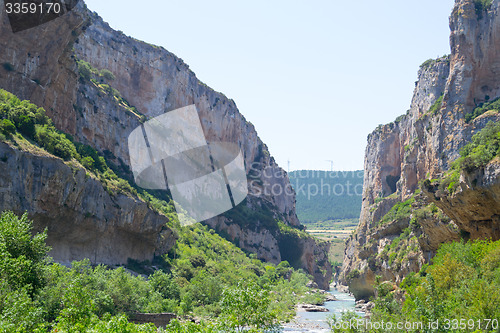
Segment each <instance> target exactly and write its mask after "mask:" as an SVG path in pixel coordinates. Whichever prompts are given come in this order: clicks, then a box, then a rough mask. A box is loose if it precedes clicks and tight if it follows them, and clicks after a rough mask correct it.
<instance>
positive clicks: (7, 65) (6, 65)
mask: <svg viewBox="0 0 500 333" xmlns="http://www.w3.org/2000/svg"><path fill="white" fill-rule="evenodd" d="M2 67H3V69H5V70H6V71H7V72H12V71H14V65H12V64H11V63H9V62H4V63H3V64H2Z"/></svg>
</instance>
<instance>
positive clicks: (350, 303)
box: [283, 289, 364, 333]
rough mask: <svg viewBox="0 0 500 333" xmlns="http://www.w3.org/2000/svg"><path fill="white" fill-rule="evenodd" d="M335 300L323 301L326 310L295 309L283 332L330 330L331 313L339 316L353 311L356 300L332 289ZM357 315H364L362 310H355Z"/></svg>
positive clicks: (319, 332) (298, 332)
mask: <svg viewBox="0 0 500 333" xmlns="http://www.w3.org/2000/svg"><path fill="white" fill-rule="evenodd" d="M329 294H331V295H333V296H334V297H335V298H336V299H337V301H330V302H325V304H324V307H325V308H326V309H327V310H328V312H306V311H303V310H299V311H297V315H296V317H295V318H294V319H293V320H292V321H291V322H290V323H287V324H285V325H283V327H284V330H283V331H284V332H287V333H326V332H330V329H329V326H328V318H329V317H331V316H332V315H335V316H337V318H339V317H340V316H341V315H342V312H345V311H355V310H356V309H355V306H356V302H355V299H354V297H352V296H351V295H349V294H347V293H344V292H340V291H338V290H337V289H333V290H332V291H330V292H329ZM356 313H358V314H359V315H364V314H363V313H362V312H356Z"/></svg>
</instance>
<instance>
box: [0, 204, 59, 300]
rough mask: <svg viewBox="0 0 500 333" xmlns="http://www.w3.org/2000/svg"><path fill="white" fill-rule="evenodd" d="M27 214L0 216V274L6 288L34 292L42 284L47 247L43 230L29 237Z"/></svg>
mask: <svg viewBox="0 0 500 333" xmlns="http://www.w3.org/2000/svg"><path fill="white" fill-rule="evenodd" d="M31 229H32V222H31V221H29V220H28V215H27V214H24V215H23V216H21V218H18V217H17V216H16V215H15V214H14V213H12V212H4V213H2V215H0V277H1V278H2V280H3V281H4V282H5V283H6V287H8V288H9V289H10V290H14V291H16V290H25V291H27V292H28V294H29V295H34V294H35V293H37V292H38V290H40V288H42V287H43V286H44V285H45V270H44V267H45V264H46V263H47V260H48V259H47V253H48V252H49V247H47V246H46V245H45V239H46V238H47V234H46V233H45V232H43V233H41V234H37V235H35V236H32V234H31Z"/></svg>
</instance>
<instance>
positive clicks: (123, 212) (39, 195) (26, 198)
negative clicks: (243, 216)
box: [0, 142, 175, 265]
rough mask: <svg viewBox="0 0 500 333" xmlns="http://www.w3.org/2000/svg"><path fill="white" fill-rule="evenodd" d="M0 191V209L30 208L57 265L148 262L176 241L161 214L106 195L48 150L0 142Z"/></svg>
mask: <svg viewBox="0 0 500 333" xmlns="http://www.w3.org/2000/svg"><path fill="white" fill-rule="evenodd" d="M0 189H1V190H0V211H4V210H14V211H15V212H16V213H18V214H23V213H24V212H28V214H29V217H30V218H31V219H33V222H34V230H35V231H38V232H40V231H43V230H44V229H45V228H47V234H48V236H49V237H48V238H47V244H48V245H49V246H51V247H52V251H51V252H50V255H51V256H52V257H53V258H54V259H55V260H56V261H58V262H61V263H66V264H69V263H71V261H74V260H82V259H85V258H89V259H90V260H91V262H92V263H104V264H110V265H116V264H126V263H127V260H128V259H129V258H130V259H135V260H138V261H146V260H149V261H152V260H153V259H154V257H155V256H161V255H163V254H165V253H167V252H168V251H169V250H170V249H171V248H172V247H173V246H174V244H175V236H174V234H173V232H172V230H171V229H169V228H168V227H167V226H166V224H167V223H168V219H167V218H166V217H165V216H162V215H159V214H157V213H155V212H154V211H152V210H151V209H149V208H148V206H147V204H146V203H144V202H143V201H141V200H139V199H138V198H134V197H128V196H125V195H110V194H109V193H108V192H107V191H106V189H105V188H103V186H102V184H101V182H100V181H99V180H97V179H94V178H92V177H90V176H88V175H87V174H86V170H85V169H83V168H81V167H79V166H77V165H71V164H69V163H67V164H66V163H64V162H63V161H62V160H61V159H59V158H56V157H54V156H51V155H49V154H47V153H43V152H38V153H37V152H34V153H33V152H27V151H23V150H20V149H18V148H15V147H11V146H9V145H7V144H5V143H1V142H0Z"/></svg>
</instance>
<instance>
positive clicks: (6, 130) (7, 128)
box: [0, 119, 16, 135]
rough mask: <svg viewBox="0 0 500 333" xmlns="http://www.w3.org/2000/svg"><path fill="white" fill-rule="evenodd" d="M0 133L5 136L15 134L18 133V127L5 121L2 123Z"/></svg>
mask: <svg viewBox="0 0 500 333" xmlns="http://www.w3.org/2000/svg"><path fill="white" fill-rule="evenodd" d="M0 132H2V133H3V134H4V135H10V134H13V133H15V132H16V126H15V125H14V124H13V123H12V122H11V121H10V120H9V119H4V120H2V121H1V122H0Z"/></svg>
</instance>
